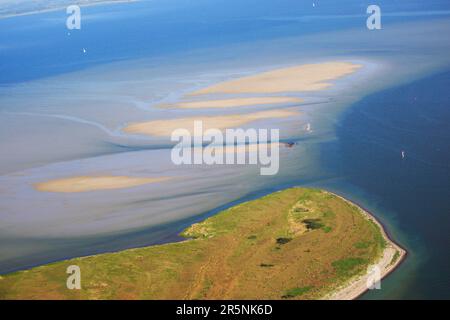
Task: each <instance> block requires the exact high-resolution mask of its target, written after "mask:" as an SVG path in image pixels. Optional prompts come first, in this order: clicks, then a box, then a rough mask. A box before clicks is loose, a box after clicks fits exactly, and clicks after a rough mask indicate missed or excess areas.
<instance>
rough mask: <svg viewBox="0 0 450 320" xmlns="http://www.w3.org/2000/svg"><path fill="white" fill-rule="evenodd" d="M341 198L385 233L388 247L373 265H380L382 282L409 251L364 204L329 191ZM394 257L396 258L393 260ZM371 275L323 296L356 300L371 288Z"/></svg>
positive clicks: (360, 276) (384, 236)
mask: <svg viewBox="0 0 450 320" xmlns="http://www.w3.org/2000/svg"><path fill="white" fill-rule="evenodd" d="M327 192H329V193H330V194H333V195H335V196H337V197H339V198H340V199H342V200H344V201H345V202H347V203H348V204H350V205H352V206H354V207H356V208H358V209H359V211H360V213H361V214H363V215H364V216H366V218H367V219H369V220H370V221H372V222H373V223H375V224H376V225H377V226H378V227H379V228H380V232H381V234H382V235H383V239H384V240H385V241H386V247H385V249H384V251H383V254H382V256H381V258H380V259H379V260H378V261H377V262H376V263H375V264H373V265H376V266H378V267H380V264H381V267H380V269H381V273H380V283H381V281H382V280H383V279H385V278H386V277H387V276H388V275H389V274H391V273H392V272H393V271H395V270H396V269H397V268H398V267H399V266H400V265H401V264H402V263H403V262H404V261H405V259H406V257H407V255H408V251H407V250H406V249H405V248H403V247H401V246H400V245H399V244H398V243H396V242H395V241H394V240H392V239H391V238H390V236H389V232H388V231H387V229H386V227H385V226H384V225H383V223H382V222H381V221H379V220H378V219H377V218H376V217H375V215H374V214H373V213H371V212H370V211H369V210H367V209H365V208H364V207H363V206H360V205H359V204H357V203H355V202H353V201H351V200H349V199H347V198H345V197H344V196H342V195H339V194H337V193H334V192H330V191H327ZM396 252H398V253H399V255H398V257H397V258H395V254H396ZM393 259H396V260H395V261H393ZM369 277H370V275H368V274H363V275H357V276H355V277H354V279H351V280H350V281H349V283H348V284H347V285H344V286H341V287H339V288H337V289H336V290H335V291H334V292H331V293H329V294H327V295H325V296H324V297H323V299H324V300H355V299H358V298H359V297H361V296H362V295H363V294H364V293H366V292H367V291H368V290H369V288H367V280H368V278H369Z"/></svg>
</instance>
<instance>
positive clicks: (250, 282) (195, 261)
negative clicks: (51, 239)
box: [0, 188, 404, 299]
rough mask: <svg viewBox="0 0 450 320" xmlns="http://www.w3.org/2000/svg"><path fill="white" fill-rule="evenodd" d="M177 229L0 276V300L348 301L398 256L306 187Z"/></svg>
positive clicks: (383, 239)
mask: <svg viewBox="0 0 450 320" xmlns="http://www.w3.org/2000/svg"><path fill="white" fill-rule="evenodd" d="M181 235H182V236H183V237H185V238H186V240H185V241H181V242H177V243H168V244H163V245H156V246H150V247H145V248H138V249H130V250H125V251H121V252H117V253H105V254H99V255H95V256H88V257H82V258H76V259H70V260H67V261H60V262H56V263H52V264H48V265H44V266H40V267H36V268H33V269H30V270H25V271H19V272H15V273H12V274H7V275H3V276H2V277H0V299H320V298H327V297H328V298H354V297H356V296H358V295H359V294H361V293H362V292H364V291H365V289H364V288H362V287H361V286H358V285H357V282H358V281H360V282H361V279H363V277H364V275H365V274H366V272H367V268H368V266H369V265H373V264H375V263H381V265H380V268H381V269H382V271H383V272H382V275H385V274H386V273H388V272H390V271H391V270H392V269H393V268H394V267H395V266H396V265H397V264H398V263H399V261H400V260H401V258H402V257H403V255H404V251H403V250H402V249H401V248H399V247H398V246H396V245H395V244H394V243H392V242H391V241H390V240H389V239H388V238H387V236H386V235H385V233H384V231H383V229H382V228H381V227H380V225H379V224H378V223H377V222H376V221H375V220H374V219H373V218H372V217H371V216H369V215H368V214H367V213H366V212H364V211H363V210H362V209H360V208H359V207H357V206H355V205H353V204H352V203H350V202H349V201H347V200H345V199H343V198H341V197H339V196H337V195H334V194H332V193H329V192H326V191H322V190H316V189H306V188H290V189H286V190H283V191H279V192H275V193H272V194H269V195H267V196H264V197H262V198H260V199H257V200H253V201H249V202H245V203H242V204H239V205H237V206H234V207H231V208H229V209H227V210H224V211H222V212H220V213H218V214H216V215H214V216H212V217H210V218H208V219H206V220H204V221H203V222H200V223H196V224H193V225H192V226H190V227H189V228H187V229H186V230H184V231H183V232H182V234H181ZM70 265H77V266H79V267H80V270H81V286H82V288H81V289H80V290H69V289H67V287H66V280H67V277H68V274H67V273H66V269H67V267H68V266H70ZM352 286H353V289H352V290H350V291H348V290H349V288H350V289H351V288H352ZM345 290H347V291H348V292H346V291H345ZM361 291H362V292H361Z"/></svg>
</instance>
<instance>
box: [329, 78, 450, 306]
mask: <svg viewBox="0 0 450 320" xmlns="http://www.w3.org/2000/svg"><path fill="white" fill-rule="evenodd" d="M449 86H450V73H449V72H444V73H441V74H438V75H434V76H430V77H426V78H424V79H421V80H419V81H415V82H412V83H410V84H407V85H402V86H399V87H396V88H393V89H390V90H385V91H382V92H380V93H376V94H374V95H371V96H369V97H366V98H364V99H363V100H362V101H360V102H358V103H356V104H355V105H353V106H352V107H351V108H350V109H348V111H347V112H345V114H344V115H343V119H342V121H340V122H339V125H338V128H337V135H338V138H339V140H338V142H337V144H336V148H337V149H336V150H337V155H338V156H337V159H338V160H337V161H336V162H334V165H335V166H334V169H333V170H334V171H335V172H337V173H338V174H339V175H341V176H342V177H343V180H345V182H346V183H348V184H351V185H352V186H354V187H357V188H359V189H360V190H362V191H363V193H364V194H367V195H370V198H371V199H372V200H371V201H370V203H371V204H373V206H374V208H376V209H375V211H376V212H381V213H382V212H390V213H391V214H390V220H391V221H393V223H394V224H395V229H394V230H392V231H397V230H400V234H401V236H400V237H396V232H394V238H397V239H399V240H401V242H402V243H404V245H406V246H407V248H408V250H409V251H410V253H409V256H408V259H407V260H406V261H405V263H404V264H403V265H402V266H401V267H400V268H399V270H398V271H397V272H396V273H394V274H393V275H391V277H392V279H390V278H388V279H387V280H386V286H387V288H386V290H380V291H379V292H377V290H374V291H372V292H370V293H368V294H366V295H365V296H364V297H365V298H411V299H423V298H429V299H442V298H446V299H448V298H450V275H449V266H450V255H449V254H448V249H449V248H450V127H449V125H448V121H449V119H450V109H449V104H450V92H449V91H448V88H449ZM402 150H403V151H404V152H405V158H403V159H402V157H401V151H402ZM323 154H324V158H327V152H326V151H325V150H324V153H323Z"/></svg>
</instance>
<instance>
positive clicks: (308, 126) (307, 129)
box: [306, 123, 311, 132]
mask: <svg viewBox="0 0 450 320" xmlns="http://www.w3.org/2000/svg"><path fill="white" fill-rule="evenodd" d="M306 131H307V132H311V123H308V124H307V125H306Z"/></svg>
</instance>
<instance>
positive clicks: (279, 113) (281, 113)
mask: <svg viewBox="0 0 450 320" xmlns="http://www.w3.org/2000/svg"><path fill="white" fill-rule="evenodd" d="M298 114H299V113H298V112H297V111H293V110H287V109H283V110H268V111H260V112H254V113H247V114H232V115H223V116H197V117H188V118H179V119H169V120H153V121H147V122H137V123H131V124H129V125H127V126H126V127H125V128H124V129H123V130H124V131H125V132H126V133H132V134H144V135H151V136H160V137H170V136H171V135H172V132H173V131H174V130H176V129H186V130H188V131H189V132H190V133H191V135H192V136H194V122H195V121H202V123H203V131H206V130H208V129H219V130H224V129H229V128H238V127H240V126H243V125H245V124H247V123H249V122H253V121H257V120H265V119H273V118H287V117H291V116H296V115H298ZM200 134H202V133H200Z"/></svg>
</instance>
